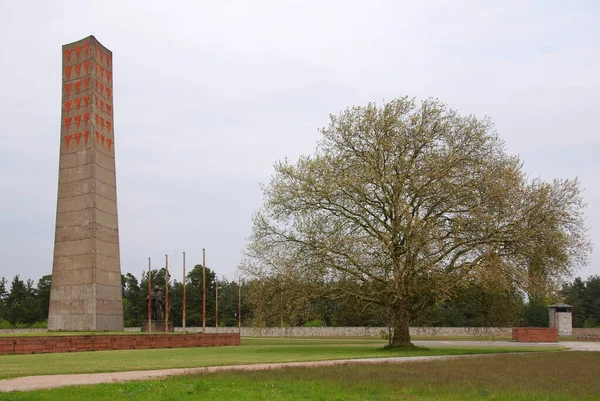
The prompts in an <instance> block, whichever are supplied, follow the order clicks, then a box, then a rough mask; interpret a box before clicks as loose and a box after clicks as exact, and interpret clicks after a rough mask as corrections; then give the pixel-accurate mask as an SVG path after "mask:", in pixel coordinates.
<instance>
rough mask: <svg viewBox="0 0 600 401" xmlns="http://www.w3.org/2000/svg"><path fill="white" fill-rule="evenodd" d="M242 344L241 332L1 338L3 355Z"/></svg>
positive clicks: (0, 353)
mask: <svg viewBox="0 0 600 401" xmlns="http://www.w3.org/2000/svg"><path fill="white" fill-rule="evenodd" d="M226 345H240V335H239V334H238V333H227V334H171V335H165V334H151V335H148V334H130V335H128V334H124V335H91V336H44V337H34V336H32V337H0V355H6V354H33V353H36V354H41V353H49V352H80V351H105V350H118V349H149V348H184V347H218V346H226Z"/></svg>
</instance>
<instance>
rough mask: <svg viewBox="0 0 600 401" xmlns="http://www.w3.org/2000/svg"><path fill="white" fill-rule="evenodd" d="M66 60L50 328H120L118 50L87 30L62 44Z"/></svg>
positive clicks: (121, 304)
mask: <svg viewBox="0 0 600 401" xmlns="http://www.w3.org/2000/svg"><path fill="white" fill-rule="evenodd" d="M62 63H63V65H62V102H61V103H62V104H61V106H62V112H61V131H60V161H59V172H58V200H57V209H56V232H55V241H54V259H53V266H52V284H51V290H50V307H49V313H48V329H49V330H67V331H77V330H80V331H122V330H123V303H122V298H121V265H120V251H119V228H118V218H117V183H116V173H115V146H116V142H115V135H114V128H115V126H114V120H113V113H114V109H113V55H112V52H111V51H110V50H108V49H107V48H106V47H104V46H103V45H102V44H100V42H98V40H97V39H96V38H95V37H93V36H89V37H87V38H85V39H82V40H79V41H77V42H74V43H70V44H67V45H64V46H63V48H62Z"/></svg>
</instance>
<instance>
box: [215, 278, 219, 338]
mask: <svg viewBox="0 0 600 401" xmlns="http://www.w3.org/2000/svg"><path fill="white" fill-rule="evenodd" d="M217 327H219V280H218V279H217V278H216V277H215V328H217Z"/></svg>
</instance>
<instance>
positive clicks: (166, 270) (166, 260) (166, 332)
mask: <svg viewBox="0 0 600 401" xmlns="http://www.w3.org/2000/svg"><path fill="white" fill-rule="evenodd" d="M165 334H169V255H165Z"/></svg>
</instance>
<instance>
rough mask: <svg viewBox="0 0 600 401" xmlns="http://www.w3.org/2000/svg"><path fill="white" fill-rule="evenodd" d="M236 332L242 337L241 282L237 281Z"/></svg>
mask: <svg viewBox="0 0 600 401" xmlns="http://www.w3.org/2000/svg"><path fill="white" fill-rule="evenodd" d="M238 331H239V333H240V336H241V335H242V280H238Z"/></svg>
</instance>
